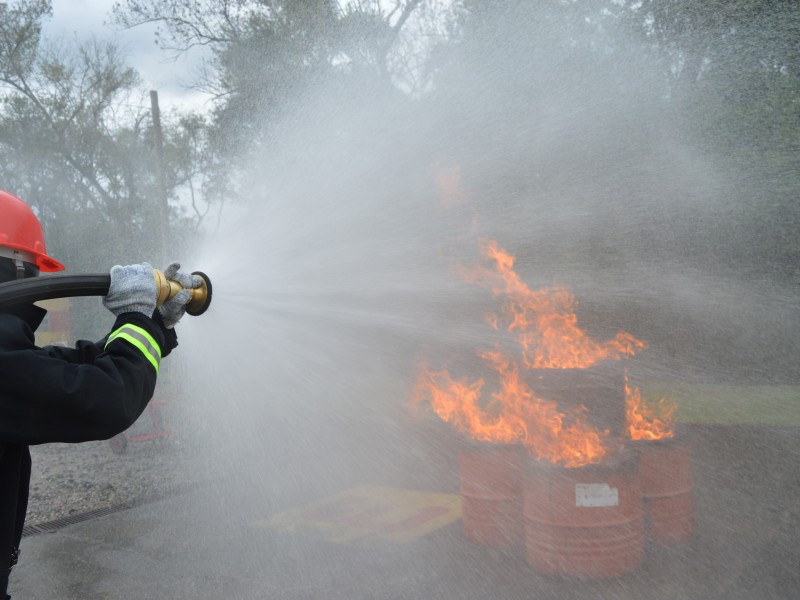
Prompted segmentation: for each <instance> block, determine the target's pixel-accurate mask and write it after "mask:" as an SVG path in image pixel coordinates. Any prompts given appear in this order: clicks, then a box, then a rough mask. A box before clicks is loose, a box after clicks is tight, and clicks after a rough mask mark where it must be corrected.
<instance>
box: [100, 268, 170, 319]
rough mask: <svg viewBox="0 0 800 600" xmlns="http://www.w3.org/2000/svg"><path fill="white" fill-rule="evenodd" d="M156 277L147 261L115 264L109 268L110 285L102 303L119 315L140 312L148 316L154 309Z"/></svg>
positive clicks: (150, 315)
mask: <svg viewBox="0 0 800 600" xmlns="http://www.w3.org/2000/svg"><path fill="white" fill-rule="evenodd" d="M156 296H157V292H156V279H155V276H154V275H153V267H152V266H151V265H150V264H149V263H141V264H139V265H128V266H127V267H122V266H120V265H116V266H115V267H112V268H111V285H110V286H109V288H108V295H106V297H105V298H103V305H104V306H105V307H106V308H107V309H108V310H110V311H111V312H112V313H114V315H115V316H119V315H121V314H122V313H126V312H140V313H142V314H145V315H147V316H148V317H152V316H153V311H154V310H155V309H156Z"/></svg>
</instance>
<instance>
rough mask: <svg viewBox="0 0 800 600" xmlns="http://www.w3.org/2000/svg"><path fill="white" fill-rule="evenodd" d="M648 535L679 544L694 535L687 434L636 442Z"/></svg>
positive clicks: (653, 539) (659, 540)
mask: <svg viewBox="0 0 800 600" xmlns="http://www.w3.org/2000/svg"><path fill="white" fill-rule="evenodd" d="M636 446H637V448H638V450H639V470H640V473H641V483H642V500H643V502H644V511H645V513H644V514H645V524H646V527H647V537H648V539H650V540H652V541H654V542H657V543H661V544H665V545H671V544H680V543H683V542H688V541H689V540H690V539H691V538H692V530H693V525H694V507H693V501H692V474H691V459H690V446H689V441H688V439H687V436H686V435H685V434H683V433H682V432H680V430H679V431H676V433H675V437H672V438H664V439H661V440H642V441H638V442H636Z"/></svg>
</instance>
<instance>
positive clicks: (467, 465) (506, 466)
mask: <svg viewBox="0 0 800 600" xmlns="http://www.w3.org/2000/svg"><path fill="white" fill-rule="evenodd" d="M523 457H524V450H523V448H522V447H521V446H519V445H505V444H490V443H474V444H471V445H470V446H469V447H468V448H466V449H464V450H462V451H461V454H460V456H459V463H460V473H461V506H462V518H463V524H464V535H465V537H466V538H467V539H468V540H469V541H470V542H472V543H474V544H479V545H481V546H488V547H490V548H508V547H511V546H515V545H517V544H519V543H520V542H521V541H522V535H521V529H522V484H521V473H522V471H521V468H522V460H523Z"/></svg>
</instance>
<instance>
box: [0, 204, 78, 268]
mask: <svg viewBox="0 0 800 600" xmlns="http://www.w3.org/2000/svg"><path fill="white" fill-rule="evenodd" d="M0 257H4V258H18V259H21V260H23V261H25V262H29V263H32V264H34V265H36V266H37V267H39V270H40V271H48V272H52V271H63V270H64V265H62V264H61V263H60V262H58V261H57V260H55V259H54V258H50V257H49V256H47V248H45V245H44V234H43V233H42V224H41V223H40V222H39V219H37V218H36V215H35V214H33V211H32V210H31V209H30V207H29V206H28V205H27V204H25V203H24V202H23V201H22V200H20V199H19V198H17V197H16V196H15V195H14V194H9V193H8V192H5V191H3V190H0Z"/></svg>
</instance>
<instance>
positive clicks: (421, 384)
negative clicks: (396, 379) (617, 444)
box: [412, 351, 608, 467]
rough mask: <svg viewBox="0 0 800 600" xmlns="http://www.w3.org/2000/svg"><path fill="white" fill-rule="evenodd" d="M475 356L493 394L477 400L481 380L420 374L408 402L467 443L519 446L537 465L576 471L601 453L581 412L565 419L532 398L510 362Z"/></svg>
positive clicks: (599, 435)
mask: <svg viewBox="0 0 800 600" xmlns="http://www.w3.org/2000/svg"><path fill="white" fill-rule="evenodd" d="M480 357H481V358H482V359H483V360H484V362H485V363H486V364H487V365H488V366H489V367H490V368H491V369H492V370H493V371H495V372H496V373H497V374H498V376H499V381H500V386H499V389H498V390H496V391H494V392H492V393H491V394H490V395H489V398H488V399H486V398H482V397H481V392H482V390H483V387H484V380H483V379H479V380H477V381H475V382H472V383H470V382H468V381H467V380H466V379H461V380H458V381H457V380H454V379H453V378H452V377H451V376H450V373H449V372H448V371H439V372H432V371H428V370H427V369H424V368H423V369H422V370H421V371H420V376H419V378H418V380H417V385H416V387H415V390H414V395H413V398H412V402H413V403H414V404H420V403H422V402H428V403H429V404H430V406H431V408H432V409H433V411H434V412H435V413H436V414H437V415H438V416H439V417H440V418H441V419H442V420H443V421H446V422H448V423H450V424H451V425H453V426H454V427H455V429H456V430H458V431H460V432H462V433H465V434H467V435H469V436H470V437H471V438H473V439H476V440H480V441H486V442H495V443H522V444H524V445H525V447H526V448H527V449H528V451H529V452H530V453H531V454H533V455H534V456H536V458H538V459H540V460H547V461H549V462H551V463H553V464H560V465H563V466H565V467H581V466H584V465H587V464H592V463H595V462H598V461H600V460H602V458H603V457H604V456H605V455H606V454H607V450H606V448H605V447H604V445H603V439H604V437H606V436H607V435H608V432H607V431H604V432H601V431H598V430H597V429H596V428H594V427H592V426H591V425H590V424H588V423H587V422H586V421H585V419H584V417H583V414H582V412H580V411H576V412H575V413H574V414H571V415H567V414H566V413H563V412H560V411H559V410H558V405H557V404H556V403H555V402H551V401H548V400H543V399H541V398H537V397H536V396H535V395H534V394H533V392H532V391H531V390H530V389H529V388H528V386H527V385H526V384H525V382H524V381H523V380H522V378H521V377H520V372H519V367H518V366H517V364H516V361H514V359H513V358H511V357H509V356H507V355H505V354H503V353H502V352H500V351H493V352H483V353H481V354H480Z"/></svg>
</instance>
